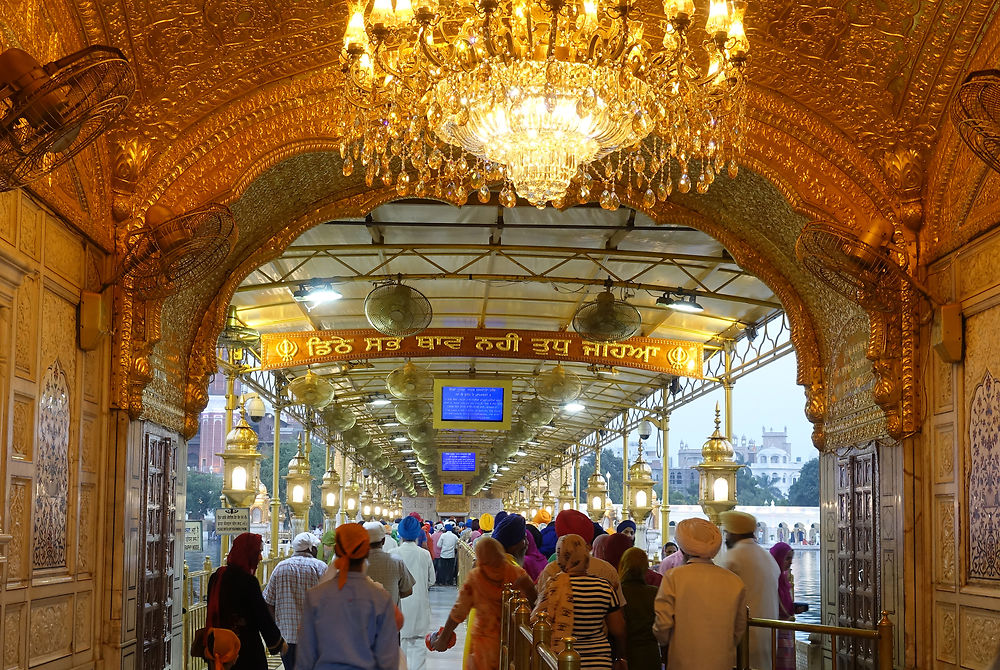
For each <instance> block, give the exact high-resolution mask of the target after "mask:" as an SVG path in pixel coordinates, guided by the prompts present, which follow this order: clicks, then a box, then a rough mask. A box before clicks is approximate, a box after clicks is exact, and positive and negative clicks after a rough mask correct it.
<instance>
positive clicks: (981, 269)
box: [957, 235, 1000, 300]
mask: <svg viewBox="0 0 1000 670" xmlns="http://www.w3.org/2000/svg"><path fill="white" fill-rule="evenodd" d="M998 256H1000V237H997V236H996V235H994V236H991V237H990V238H989V239H987V240H984V241H983V242H982V243H981V244H977V245H975V246H974V247H973V248H972V250H971V251H970V252H968V253H960V254H959V256H958V266H959V268H958V272H957V276H958V298H959V299H960V300H967V299H968V298H970V297H972V296H974V295H976V294H977V293H980V292H981V291H983V290H984V289H988V288H990V287H992V286H996V285H997V284H998V283H1000V263H997V260H996V259H997V257H998Z"/></svg>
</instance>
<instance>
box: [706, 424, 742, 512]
mask: <svg viewBox="0 0 1000 670" xmlns="http://www.w3.org/2000/svg"><path fill="white" fill-rule="evenodd" d="M719 424H720V421H719V405H718V404H716V405H715V432H714V433H712V435H711V437H709V438H708V440H707V441H706V442H705V444H704V445H702V447H701V459H702V460H701V463H699V464H698V465H697V466H695V467H697V469H698V472H699V473H700V475H701V476H700V477H699V479H698V504H699V505H701V508H702V509H703V510H705V514H707V515H708V518H709V520H710V521H711V522H712V523H714V524H716V525H718V523H719V515H720V514H722V513H723V512H725V511H727V510H731V509H733V508H734V507H736V473H737V472H738V471H739V469H740V468H742V467H743V466H742V465H741V464H739V463H737V462H736V461H735V460H733V454H734V452H733V445H732V444H731V443H730V442H729V440H727V439H726V437H725V436H724V435H723V434H722V432H721V431H720V429H719Z"/></svg>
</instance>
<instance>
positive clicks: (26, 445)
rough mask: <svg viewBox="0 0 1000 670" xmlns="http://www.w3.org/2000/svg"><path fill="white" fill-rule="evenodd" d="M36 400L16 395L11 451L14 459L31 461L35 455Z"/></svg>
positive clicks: (19, 394)
mask: <svg viewBox="0 0 1000 670" xmlns="http://www.w3.org/2000/svg"><path fill="white" fill-rule="evenodd" d="M34 438H35V399H34V398H31V397H29V396H26V395H23V394H21V393H15V394H14V411H13V423H12V427H11V450H12V455H13V457H14V458H16V459H19V460H25V461H30V460H31V459H32V457H33V454H34V449H33V448H32V447H33V445H34Z"/></svg>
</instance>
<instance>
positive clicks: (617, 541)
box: [594, 533, 635, 570]
mask: <svg viewBox="0 0 1000 670" xmlns="http://www.w3.org/2000/svg"><path fill="white" fill-rule="evenodd" d="M603 537H607V538H608V540H607V542H604V543H602V544H601V553H602V555H601V556H598V558H601V559H603V560H605V561H607V562H608V563H610V564H611V567H613V568H614V569H615V570H617V569H618V564H619V563H620V562H621V560H622V555H623V554H624V553H625V552H626V551H628V550H629V549H631V548H632V547H633V546H635V539H633V538H631V537H629V536H628V535H624V534H622V533H615V534H614V535H610V536H608V535H605V536H603ZM594 555H595V556H597V553H596V552H595V553H594Z"/></svg>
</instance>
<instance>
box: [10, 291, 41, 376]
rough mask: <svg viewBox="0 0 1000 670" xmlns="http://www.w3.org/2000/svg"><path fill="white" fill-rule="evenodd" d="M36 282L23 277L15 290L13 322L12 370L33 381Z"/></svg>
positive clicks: (36, 318)
mask: <svg viewBox="0 0 1000 670" xmlns="http://www.w3.org/2000/svg"><path fill="white" fill-rule="evenodd" d="M38 282H39V280H38V279H37V278H36V277H31V276H28V277H25V278H24V281H22V282H21V286H20V287H19V288H18V289H17V300H16V302H15V310H14V311H15V315H14V318H15V322H14V370H15V371H16V372H17V374H18V376H20V377H24V378H26V379H30V380H34V378H35V367H36V358H37V351H38V350H37V348H36V346H35V343H36V338H37V337H38Z"/></svg>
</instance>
